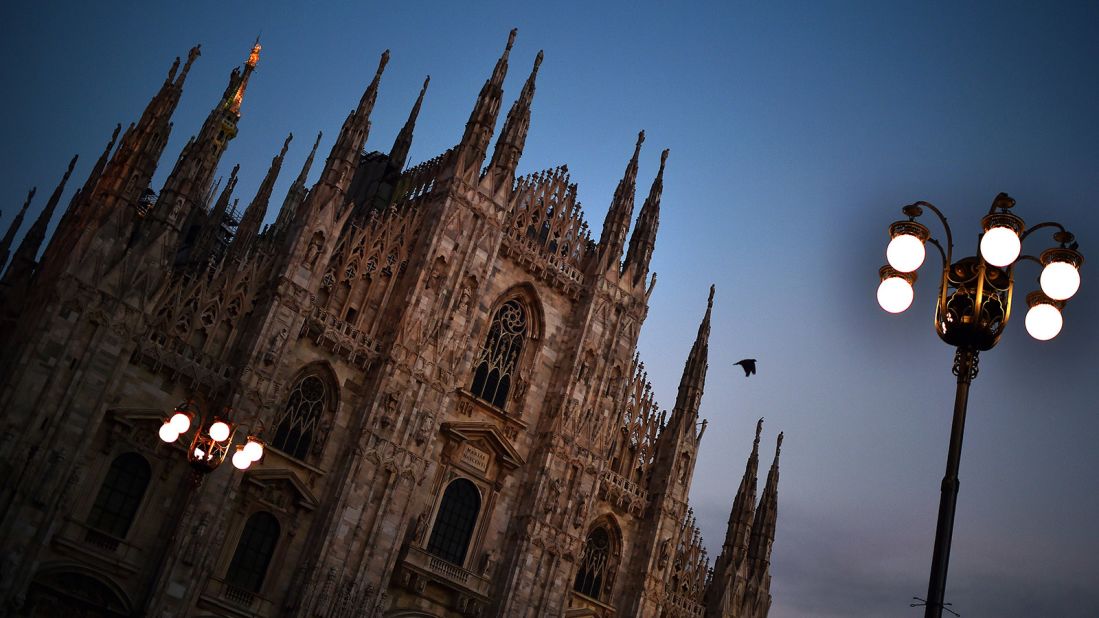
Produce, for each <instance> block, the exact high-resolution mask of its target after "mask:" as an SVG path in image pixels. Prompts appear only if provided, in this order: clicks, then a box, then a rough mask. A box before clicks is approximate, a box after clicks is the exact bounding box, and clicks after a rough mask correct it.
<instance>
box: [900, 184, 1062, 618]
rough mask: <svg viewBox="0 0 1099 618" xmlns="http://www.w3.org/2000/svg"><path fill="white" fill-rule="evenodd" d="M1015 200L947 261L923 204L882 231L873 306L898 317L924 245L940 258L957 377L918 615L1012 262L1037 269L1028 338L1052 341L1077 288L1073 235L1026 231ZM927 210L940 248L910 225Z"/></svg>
mask: <svg viewBox="0 0 1099 618" xmlns="http://www.w3.org/2000/svg"><path fill="white" fill-rule="evenodd" d="M1014 206H1015V200H1013V199H1011V197H1009V196H1008V195H1007V194H1006V193H1001V194H999V195H997V196H996V199H995V200H993V202H992V207H991V208H989V212H988V214H987V215H986V216H985V217H984V218H983V219H982V220H981V228H982V229H983V231H984V233H983V234H982V235H981V238H980V242H979V246H980V251H979V253H978V254H977V255H974V256H968V257H963V258H961V259H959V260H957V261H954V258H953V253H954V241H953V237H952V235H951V231H950V226H949V225H947V222H946V217H944V216H943V214H942V212H940V211H939V209H938V208H936V207H935V206H934V205H932V204H930V203H928V202H916V203H914V204H910V205H908V206H905V207H904V208H903V209H902V212H903V213H904V214H905V216H907V217H908V219H907V220H905V221H897V222H895V223H893V224H892V225H890V226H889V236H890V242H889V246H888V248H887V250H886V257H887V259H888V261H889V264H888V265H886V266H883V267H882V268H881V269H880V270H879V272H878V275H879V278H880V280H881V283H880V285H879V286H878V303H879V304H880V305H881V307H882V309H885V310H886V311H888V312H890V313H901V312H903V311H904V310H906V309H908V307H909V306H910V305H911V303H912V298H913V296H914V290H913V287H914V285H915V282H916V270H917V269H918V268H919V267H920V265H921V264H922V263H923V261H924V253H925V243H931V244H932V245H934V246H935V247H936V248H937V249H938V251H939V255H940V256H941V257H942V273H941V276H940V278H939V294H938V300H937V302H936V306H935V332H936V334H938V336H939V338H940V339H942V340H943V341H945V342H946V343H948V344H950V345H952V346H954V347H955V348H956V350H955V353H954V367H953V373H954V375H955V376H956V377H957V389H956V391H955V395H954V418H953V421H952V423H951V429H950V445H949V449H948V451H947V459H946V474H945V475H944V476H943V482H942V495H941V497H940V499H939V515H938V521H937V523H936V526H935V546H934V551H933V555H932V558H931V574H930V578H929V581H928V586H927V599H926V601H925V602H924V604H925V605H926V610H925V614H924V615H925V616H926V618H940V617H941V616H942V612H943V609H944V605H943V596H944V592H945V590H946V572H947V567H948V566H949V563H950V543H951V538H952V537H953V534H954V512H955V507H956V505H957V499H958V467H959V463H960V460H961V452H962V434H963V432H964V429H965V414H966V404H967V403H968V401H969V385H970V383H971V382H972V381H973V378H975V377H977V357H978V353H980V352H984V351H987V350H990V349H992V347H993V346H995V345H996V343H997V342H999V340H1000V336H1001V335H1002V334H1003V331H1004V328H1005V327H1006V326H1007V323H1008V321H1009V320H1010V318H1011V302H1012V297H1013V295H1014V288H1015V272H1014V271H1015V265H1016V264H1018V263H1019V262H1021V261H1024V260H1026V261H1033V262H1036V263H1038V264H1039V265H1041V266H1042V267H1043V269H1042V274H1041V277H1040V278H1039V283H1040V286H1041V289H1040V290H1038V291H1034V292H1031V293H1030V294H1028V295H1027V297H1026V302H1027V306H1028V307H1029V310H1028V312H1027V316H1026V329H1027V332H1028V333H1030V334H1031V336H1033V337H1034V338H1035V339H1038V340H1040V341H1045V340H1048V339H1052V338H1053V337H1055V336H1056V335H1057V333H1059V332H1060V331H1061V326H1062V316H1061V311H1062V310H1063V309H1064V306H1065V303H1066V301H1067V300H1068V299H1069V298H1071V297H1072V296H1073V294H1075V293H1076V290H1077V289H1078V288H1079V287H1080V272H1079V271H1080V267H1081V266H1082V265H1083V263H1084V258H1083V256H1081V255H1080V253H1079V252H1078V251H1077V250H1076V249H1077V243H1076V241H1075V237H1074V236H1073V235H1072V234H1071V233H1069V232H1068V230H1066V229H1065V228H1064V227H1063V226H1062V225H1061V224H1059V223H1054V222H1044V223H1039V224H1037V225H1035V226H1033V227H1031V228H1029V229H1027V228H1026V226H1025V225H1024V223H1023V220H1022V218H1020V217H1019V216H1017V215H1016V214H1014V213H1013V212H1012V211H1011V209H1012V208H1013V207H1014ZM925 208H926V209H928V210H930V211H931V212H933V213H934V214H935V215H936V217H938V219H939V221H940V222H941V223H942V227H943V231H944V233H945V241H946V247H945V248H944V247H943V244H942V243H940V242H939V241H938V240H937V239H935V238H934V237H932V236H931V234H930V232H929V230H928V228H927V227H926V226H924V225H923V224H921V223H919V222H917V221H916V218H917V217H919V216H920V215H922V214H923V211H924V209H925ZM1045 228H1055V229H1056V230H1057V231H1056V232H1055V233H1054V234H1053V241H1054V242H1056V243H1058V246H1056V247H1051V248H1049V249H1046V250H1045V251H1043V252H1042V253H1041V257H1034V256H1031V255H1022V256H1020V253H1021V252H1022V243H1023V241H1024V240H1025V239H1026V238H1027V236H1029V235H1030V234H1032V233H1033V232H1035V231H1037V230H1040V229H1045Z"/></svg>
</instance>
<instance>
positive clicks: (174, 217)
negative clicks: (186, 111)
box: [142, 43, 259, 247]
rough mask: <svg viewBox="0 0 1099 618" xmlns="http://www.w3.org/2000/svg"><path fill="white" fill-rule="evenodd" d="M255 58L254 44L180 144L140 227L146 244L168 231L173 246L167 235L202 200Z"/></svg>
mask: <svg viewBox="0 0 1099 618" xmlns="http://www.w3.org/2000/svg"><path fill="white" fill-rule="evenodd" d="M258 60H259V44H258V43H257V44H256V45H254V46H253V47H252V51H251V53H250V54H249V56H248V59H247V60H246V61H245V63H244V70H243V71H242V70H241V69H240V68H239V67H238V68H234V69H233V71H232V72H231V73H230V74H229V82H228V84H227V85H226V87H225V91H224V93H223V94H222V96H221V99H220V100H219V101H218V103H217V104H216V105H215V106H214V108H213V109H212V110H210V113H209V115H207V117H206V120H205V122H203V123H202V127H201V128H200V129H199V131H198V134H197V135H195V136H194V137H192V138H191V140H189V141H188V142H187V145H186V146H184V147H183V152H182V153H180V155H179V160H178V161H177V162H176V165H175V168H174V169H173V170H172V173H171V174H170V175H169V176H168V179H167V180H166V181H165V182H164V188H163V189H162V190H161V191H160V195H159V196H158V199H157V202H156V206H154V207H153V210H152V212H150V213H149V217H148V218H147V220H146V221H147V223H146V225H145V226H143V227H145V228H146V229H144V230H143V233H142V237H143V238H144V239H145V241H144V242H145V243H146V244H148V243H150V242H153V241H154V239H156V238H157V237H158V236H160V235H161V234H163V233H165V232H168V234H169V237H168V238H166V239H165V242H166V243H167V245H166V247H167V246H172V245H174V240H175V239H174V238H171V237H172V236H176V235H178V234H179V231H180V229H181V225H182V223H183V222H184V221H187V220H188V218H189V217H190V215H191V211H192V210H193V209H194V208H196V207H200V206H202V205H203V204H204V203H205V199H206V197H207V196H208V195H209V194H210V190H211V186H212V185H213V179H214V174H215V172H216V171H217V167H218V164H219V163H220V162H221V157H222V155H223V154H224V153H225V150H226V148H227V147H228V145H229V141H230V140H232V139H233V138H234V137H236V135H237V122H238V121H240V105H241V102H242V101H243V97H244V89H245V86H246V82H247V79H248V77H249V76H250V75H251V74H252V71H253V70H255V66H256V62H257V61H258Z"/></svg>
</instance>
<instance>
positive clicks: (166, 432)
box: [157, 421, 179, 444]
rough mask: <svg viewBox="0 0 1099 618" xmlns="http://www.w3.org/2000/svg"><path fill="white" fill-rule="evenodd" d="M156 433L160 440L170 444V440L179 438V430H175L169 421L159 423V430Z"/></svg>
mask: <svg viewBox="0 0 1099 618" xmlns="http://www.w3.org/2000/svg"><path fill="white" fill-rule="evenodd" d="M157 435H159V436H160V439H161V440H163V441H165V442H167V443H168V444H171V443H172V442H175V441H176V440H178V439H179V432H178V431H176V429H175V427H173V426H172V423H171V421H166V422H165V423H164V424H163V425H161V426H160V431H158V432H157Z"/></svg>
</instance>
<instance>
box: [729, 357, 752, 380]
mask: <svg viewBox="0 0 1099 618" xmlns="http://www.w3.org/2000/svg"><path fill="white" fill-rule="evenodd" d="M733 364H734V365H740V368H741V369H743V370H744V377H746V378H747V377H748V376H750V375H753V374H754V373H755V372H756V359H754V358H746V359H744V360H742V361H737V362H735V363H733Z"/></svg>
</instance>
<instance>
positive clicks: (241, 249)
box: [231, 133, 294, 257]
mask: <svg viewBox="0 0 1099 618" xmlns="http://www.w3.org/2000/svg"><path fill="white" fill-rule="evenodd" d="M292 139H294V134H293V133H291V134H290V135H287V136H286V141H284V142H283V143H282V150H281V151H279V154H278V155H276V156H275V158H273V159H271V167H270V168H268V170H267V175H266V176H264V177H263V182H261V183H260V186H259V190H258V191H257V192H256V197H255V198H253V199H252V203H251V204H249V205H248V208H247V209H246V210H245V211H244V216H243V217H241V219H240V225H238V226H237V234H236V237H235V238H234V239H233V247H232V250H231V252H232V253H233V254H234V255H235V256H236V257H243V256H244V254H245V253H246V252H247V250H248V248H249V247H251V246H252V243H253V242H254V241H255V239H256V235H257V234H258V233H259V228H260V225H262V224H263V218H264V217H266V216H267V204H268V202H269V201H270V200H271V191H272V189H274V187H275V181H276V180H277V179H278V177H279V172H280V171H281V170H282V162H283V160H284V159H285V158H286V151H287V150H288V149H289V148H290V140H292Z"/></svg>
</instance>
